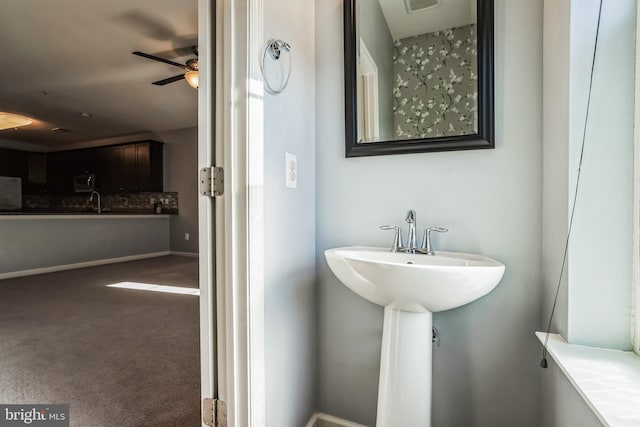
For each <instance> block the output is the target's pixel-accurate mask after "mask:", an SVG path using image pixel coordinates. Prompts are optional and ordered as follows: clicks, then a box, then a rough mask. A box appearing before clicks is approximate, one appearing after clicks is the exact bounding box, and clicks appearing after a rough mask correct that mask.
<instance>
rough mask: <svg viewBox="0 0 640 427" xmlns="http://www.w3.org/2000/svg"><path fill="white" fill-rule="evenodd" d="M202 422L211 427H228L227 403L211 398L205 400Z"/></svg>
mask: <svg viewBox="0 0 640 427" xmlns="http://www.w3.org/2000/svg"><path fill="white" fill-rule="evenodd" d="M202 421H203V422H204V423H205V425H208V426H210V427H227V403H226V402H224V401H222V400H218V399H211V398H210V397H207V398H205V399H203V401H202Z"/></svg>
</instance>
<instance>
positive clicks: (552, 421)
mask: <svg viewBox="0 0 640 427" xmlns="http://www.w3.org/2000/svg"><path fill="white" fill-rule="evenodd" d="M554 1H556V0H554ZM540 375H541V376H542V390H543V394H542V399H541V402H540V403H541V404H542V423H541V424H540V425H541V426H544V427H602V423H601V422H600V420H598V418H597V417H596V415H595V414H594V413H593V411H592V410H591V408H589V406H587V403H586V402H585V401H584V399H583V398H582V397H581V396H580V395H579V394H578V393H577V392H576V389H575V388H574V387H573V385H572V384H571V383H570V382H569V379H568V378H567V376H566V375H565V374H564V373H563V372H562V371H561V370H560V368H558V365H556V363H555V361H553V359H552V358H551V357H549V366H548V368H547V369H544V370H540Z"/></svg>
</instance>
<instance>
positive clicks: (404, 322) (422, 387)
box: [376, 306, 432, 427]
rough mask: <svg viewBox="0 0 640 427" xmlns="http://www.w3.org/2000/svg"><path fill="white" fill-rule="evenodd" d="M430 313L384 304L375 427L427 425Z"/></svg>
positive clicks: (427, 426)
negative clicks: (402, 309)
mask: <svg viewBox="0 0 640 427" xmlns="http://www.w3.org/2000/svg"><path fill="white" fill-rule="evenodd" d="M431 327H432V314H431V313H430V312H425V313H413V312H409V311H401V310H396V309H394V308H391V307H389V306H387V307H385V308H384V327H383V332H382V356H381V360H380V384H379V386H378V415H377V421H376V427H429V426H431V346H432V336H431Z"/></svg>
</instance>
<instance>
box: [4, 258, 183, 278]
mask: <svg viewBox="0 0 640 427" xmlns="http://www.w3.org/2000/svg"><path fill="white" fill-rule="evenodd" d="M169 254H171V252H169V251H166V252H152V253H148V254H140V255H129V256H123V257H118V258H107V259H98V260H95V261H85V262H78V263H75V264H65V265H54V266H51V267H42V268H34V269H31V270H20V271H10V272H8V273H0V280H3V279H13V278H15V277H24V276H35V275H36V274H45V273H55V272H56V271H64V270H75V269H77V268H86V267H95V266H98V265H105V264H116V263H118V262H126V261H137V260H140V259H147V258H157V257H161V256H167V255H169Z"/></svg>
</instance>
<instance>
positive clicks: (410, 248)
mask: <svg viewBox="0 0 640 427" xmlns="http://www.w3.org/2000/svg"><path fill="white" fill-rule="evenodd" d="M404 220H405V221H406V222H407V223H408V224H409V236H408V238H407V240H408V243H407V247H406V248H402V249H401V251H402V252H408V253H410V254H415V253H416V248H417V246H416V211H414V210H413V209H409V211H408V212H407V215H406V217H405V218H404Z"/></svg>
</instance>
